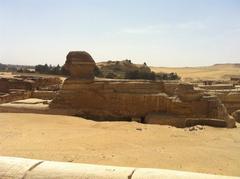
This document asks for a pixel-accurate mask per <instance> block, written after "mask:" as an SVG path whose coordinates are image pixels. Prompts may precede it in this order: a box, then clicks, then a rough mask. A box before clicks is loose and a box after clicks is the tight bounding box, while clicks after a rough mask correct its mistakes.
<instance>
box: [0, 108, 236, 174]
mask: <svg viewBox="0 0 240 179" xmlns="http://www.w3.org/2000/svg"><path fill="white" fill-rule="evenodd" d="M0 126H1V131H0V154H1V155H2V156H17V157H27V158H35V159H45V160H56V161H66V162H79V163H90V164H104V165H117V166H134V167H151V168H165V169H175V170H183V171H194V172H202V173H211V174H221V175H235V176H240V170H239V166H240V160H239V157H240V128H239V127H240V126H239V125H238V128H234V129H224V128H214V127H203V129H201V130H200V129H198V130H193V131H189V128H185V129H179V128H175V127H170V126H160V125H147V124H140V123H136V122H95V121H91V120H85V119H83V118H78V117H70V116H59V115H41V114H19V113H0Z"/></svg>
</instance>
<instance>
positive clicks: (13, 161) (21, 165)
mask: <svg viewBox="0 0 240 179" xmlns="http://www.w3.org/2000/svg"><path fill="white" fill-rule="evenodd" d="M40 163H41V161H40V160H32V159H24V158H13V157H0V178H1V179H23V178H24V177H25V176H26V175H27V173H28V172H29V171H30V170H32V169H33V168H34V167H35V166H37V165H38V164H40Z"/></svg>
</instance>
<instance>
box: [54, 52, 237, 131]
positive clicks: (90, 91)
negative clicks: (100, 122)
mask: <svg viewBox="0 0 240 179" xmlns="http://www.w3.org/2000/svg"><path fill="white" fill-rule="evenodd" d="M82 53H83V52H70V53H69V54H68V56H67V61H66V66H67V68H68V69H69V70H70V72H71V77H70V78H69V79H67V80H65V82H64V84H63V87H62V89H61V91H60V94H59V95H58V96H57V97H56V98H55V99H54V100H53V101H52V103H51V104H50V108H57V109H63V110H67V109H69V110H73V111H75V112H74V113H75V114H79V115H81V116H84V117H88V116H90V117H95V118H96V117H97V118H98V119H114V118H117V119H121V118H122V119H131V118H145V117H146V116H147V115H148V114H151V113H156V112H161V113H166V114H173V115H176V116H180V117H188V118H206V119H219V120H222V121H225V122H226V126H227V127H234V126H235V121H234V118H233V117H232V116H230V115H229V114H228V112H227V110H226V108H225V106H224V105H223V104H222V103H221V101H220V100H219V98H218V97H216V96H213V95H209V94H205V93H203V92H202V91H201V90H195V89H194V87H193V85H192V84H169V83H165V82H163V81H139V80H93V76H92V75H93V69H94V64H95V62H94V61H93V59H92V58H91V56H90V55H88V54H87V53H85V52H84V53H83V54H82ZM81 55H82V56H81ZM85 66H86V68H85ZM86 79H87V80H86ZM89 79H91V80H89ZM201 124H202V123H201Z"/></svg>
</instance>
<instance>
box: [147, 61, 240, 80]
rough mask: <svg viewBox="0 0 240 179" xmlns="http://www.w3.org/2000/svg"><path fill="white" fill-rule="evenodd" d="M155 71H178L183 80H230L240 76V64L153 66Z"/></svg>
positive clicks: (152, 68)
mask: <svg viewBox="0 0 240 179" xmlns="http://www.w3.org/2000/svg"><path fill="white" fill-rule="evenodd" d="M151 70H152V71H154V72H165V73H170V72H176V73H177V74H178V75H179V76H181V77H182V79H183V80H186V81H191V80H210V79H211V80H228V79H229V78H230V77H231V76H240V64H216V65H212V66H203V67H176V68H175V67H173V68H172V67H151Z"/></svg>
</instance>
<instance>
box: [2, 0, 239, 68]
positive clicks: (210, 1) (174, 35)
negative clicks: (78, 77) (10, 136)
mask: <svg viewBox="0 0 240 179" xmlns="http://www.w3.org/2000/svg"><path fill="white" fill-rule="evenodd" d="M239 9H240V1H238V0H222V1H218V0H202V1H194V2H193V1H191V2H190V1H188V0H182V1H178V0H169V1H164V0H138V1H137V0H131V1H127V0H122V1H110V0H89V1H87V2H86V1H83V0H79V1H77V0H68V1H67V0H62V1H57V0H42V1H31V0H22V1H18V0H12V1H4V0H0V63H5V64H18V65H37V64H45V63H47V64H52V65H57V64H60V65H62V64H64V62H65V58H66V55H67V53H68V52H69V51H72V50H84V51H87V52H89V53H90V54H91V55H92V56H93V58H94V59H95V60H96V62H100V61H107V60H124V59H130V60H132V61H133V62H134V63H140V64H141V63H143V62H146V63H147V64H148V65H149V66H164V67H165V66H166V67H178V66H179V67H192V66H193V67H194V66H208V65H213V64H220V63H240V11H239Z"/></svg>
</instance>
